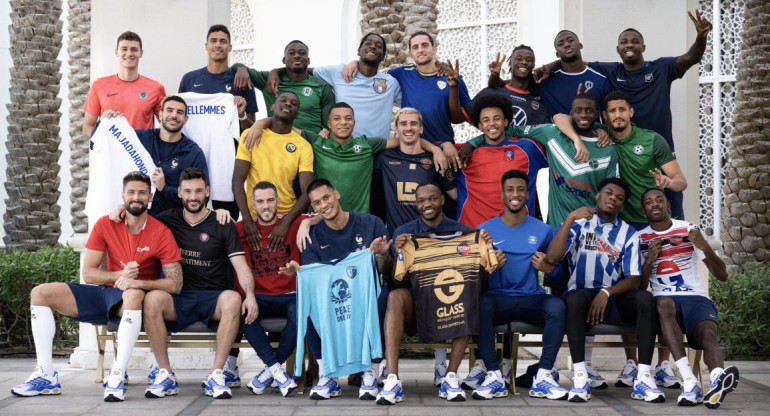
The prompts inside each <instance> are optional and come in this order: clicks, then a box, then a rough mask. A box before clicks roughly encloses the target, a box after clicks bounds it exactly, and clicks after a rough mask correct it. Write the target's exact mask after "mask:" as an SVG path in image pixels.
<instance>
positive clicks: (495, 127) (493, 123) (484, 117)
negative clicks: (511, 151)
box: [478, 107, 508, 143]
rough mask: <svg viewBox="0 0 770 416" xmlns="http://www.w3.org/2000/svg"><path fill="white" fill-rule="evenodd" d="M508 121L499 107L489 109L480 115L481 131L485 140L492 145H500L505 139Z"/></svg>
mask: <svg viewBox="0 0 770 416" xmlns="http://www.w3.org/2000/svg"><path fill="white" fill-rule="evenodd" d="M507 125H508V120H507V119H506V118H505V115H504V113H503V110H502V109H501V108H498V107H487V108H484V109H482V110H481V113H479V126H478V127H479V130H481V131H482V132H483V133H484V139H485V140H486V141H488V142H491V143H498V142H500V141H501V140H502V139H503V138H505V127H506V126H507Z"/></svg>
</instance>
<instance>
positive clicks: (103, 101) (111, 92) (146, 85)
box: [83, 74, 166, 130]
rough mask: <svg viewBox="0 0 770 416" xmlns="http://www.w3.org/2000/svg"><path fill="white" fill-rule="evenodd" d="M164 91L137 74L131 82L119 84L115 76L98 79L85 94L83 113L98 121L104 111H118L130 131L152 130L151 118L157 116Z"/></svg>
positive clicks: (159, 86)
mask: <svg viewBox="0 0 770 416" xmlns="http://www.w3.org/2000/svg"><path fill="white" fill-rule="evenodd" d="M164 98H166V90H165V89H164V88H163V85H162V84H161V83H159V82H158V81H154V80H151V79H149V78H147V77H145V76H142V75H139V78H137V79H136V80H135V81H130V82H129V81H121V80H120V78H118V75H117V74H115V75H110V76H107V77H103V78H99V79H97V80H96V81H94V83H93V84H92V85H91V90H90V91H88V97H87V98H86V104H85V107H83V110H84V111H85V112H86V113H88V114H91V115H92V116H95V117H97V118H99V116H101V115H102V113H104V112H105V111H107V110H115V111H120V112H121V113H123V115H124V116H126V119H127V120H128V124H130V125H131V127H133V128H134V130H150V129H153V128H155V122H154V119H153V117H154V116H155V115H157V114H160V110H161V109H162V105H161V103H162V102H163V99H164Z"/></svg>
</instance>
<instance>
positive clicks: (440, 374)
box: [433, 361, 447, 387]
mask: <svg viewBox="0 0 770 416" xmlns="http://www.w3.org/2000/svg"><path fill="white" fill-rule="evenodd" d="M446 370H447V367H446V362H444V361H442V362H439V363H436V364H435V366H434V367H433V385H434V386H435V387H439V386H441V380H442V379H443V378H444V376H446Z"/></svg>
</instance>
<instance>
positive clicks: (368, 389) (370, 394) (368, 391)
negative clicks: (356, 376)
mask: <svg viewBox="0 0 770 416" xmlns="http://www.w3.org/2000/svg"><path fill="white" fill-rule="evenodd" d="M377 393H379V391H378V390H377V376H375V375H374V371H373V370H366V371H364V374H362V375H361V388H359V389H358V400H376V399H377Z"/></svg>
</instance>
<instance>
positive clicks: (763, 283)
mask: <svg viewBox="0 0 770 416" xmlns="http://www.w3.org/2000/svg"><path fill="white" fill-rule="evenodd" d="M709 291H710V293H711V297H712V299H713V300H714V303H715V304H716V306H717V308H718V309H719V338H720V340H721V342H722V348H723V350H724V355H725V359H728V360H765V359H768V358H770V313H768V310H767V308H768V306H770V266H767V265H761V266H760V265H758V266H757V267H756V268H754V269H752V270H750V271H746V272H742V273H734V274H731V275H730V278H729V279H727V281H726V282H720V281H717V280H716V279H714V278H713V277H712V278H711V279H710V282H709Z"/></svg>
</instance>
